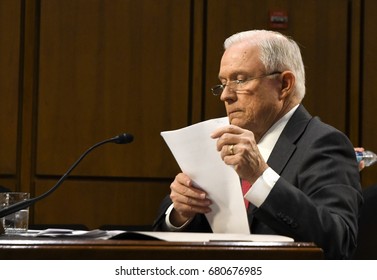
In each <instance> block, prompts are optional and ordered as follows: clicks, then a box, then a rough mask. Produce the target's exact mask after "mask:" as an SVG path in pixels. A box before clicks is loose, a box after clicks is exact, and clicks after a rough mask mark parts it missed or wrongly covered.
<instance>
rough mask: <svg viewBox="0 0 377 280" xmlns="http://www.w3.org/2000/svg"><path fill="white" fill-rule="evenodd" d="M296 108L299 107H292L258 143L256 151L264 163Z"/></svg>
mask: <svg viewBox="0 0 377 280" xmlns="http://www.w3.org/2000/svg"><path fill="white" fill-rule="evenodd" d="M298 106H299V105H296V106H295V107H293V108H292V109H291V110H290V111H289V112H288V113H286V114H285V115H284V116H283V117H282V118H280V119H279V120H278V121H277V122H276V123H274V124H273V125H272V126H271V127H270V129H269V130H267V132H266V133H265V134H264V135H263V137H262V138H261V139H260V141H259V142H258V149H259V151H260V153H261V155H262V157H263V159H264V160H265V161H267V160H268V158H269V157H270V154H271V152H272V149H273V148H274V146H275V144H276V142H277V141H278V139H279V137H280V134H281V133H282V131H283V129H284V127H285V126H286V125H287V123H288V121H289V119H290V118H291V117H292V115H293V113H294V112H295V111H296V110H297V108H298Z"/></svg>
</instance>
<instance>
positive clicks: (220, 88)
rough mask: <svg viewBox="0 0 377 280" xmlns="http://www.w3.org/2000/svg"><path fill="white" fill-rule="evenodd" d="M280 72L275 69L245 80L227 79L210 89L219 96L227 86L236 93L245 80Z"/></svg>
mask: <svg viewBox="0 0 377 280" xmlns="http://www.w3.org/2000/svg"><path fill="white" fill-rule="evenodd" d="M281 73H282V72H279V71H275V72H272V73H269V74H264V75H261V76H257V77H252V78H248V79H245V80H233V81H229V82H228V83H226V84H222V85H216V86H213V87H212V88H211V91H212V93H213V95H214V96H219V95H221V94H222V93H223V91H224V89H225V87H228V88H229V90H232V91H234V92H236V93H237V91H239V90H241V89H242V88H243V86H244V85H245V84H246V83H247V82H250V81H252V80H256V79H261V78H265V77H268V76H272V75H276V74H281Z"/></svg>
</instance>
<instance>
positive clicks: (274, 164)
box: [267, 105, 312, 174]
mask: <svg viewBox="0 0 377 280" xmlns="http://www.w3.org/2000/svg"><path fill="white" fill-rule="evenodd" d="M311 118H312V116H311V115H310V114H309V113H308V112H307V111H306V109H305V108H304V106H303V105H300V106H299V107H298V108H297V110H296V111H295V112H294V114H293V115H292V117H291V118H290V120H289V121H288V123H287V125H286V127H285V128H284V130H283V131H282V133H281V135H280V137H279V139H278V141H277V142H276V144H275V147H274V148H273V150H272V152H271V155H270V157H269V159H268V161H267V164H268V165H269V166H270V167H271V168H272V169H273V170H274V171H275V172H276V173H278V174H281V172H282V170H283V169H284V167H285V166H286V164H287V163H288V161H289V159H290V158H291V156H292V154H293V152H294V151H295V150H296V143H297V140H298V139H299V138H300V137H301V135H302V133H303V132H304V131H305V128H306V127H307V125H308V123H309V122H310V120H311Z"/></svg>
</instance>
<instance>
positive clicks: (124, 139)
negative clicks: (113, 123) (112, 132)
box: [113, 133, 134, 144]
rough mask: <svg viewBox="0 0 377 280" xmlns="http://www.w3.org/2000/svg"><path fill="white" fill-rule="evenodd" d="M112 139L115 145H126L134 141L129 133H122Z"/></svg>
mask: <svg viewBox="0 0 377 280" xmlns="http://www.w3.org/2000/svg"><path fill="white" fill-rule="evenodd" d="M113 139H114V143H116V144H128V143H131V142H132V141H133V140H134V137H133V136H132V135H131V134H129V133H122V134H119V135H118V136H115V137H114V138H113Z"/></svg>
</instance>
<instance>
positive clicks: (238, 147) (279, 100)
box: [154, 30, 362, 259]
mask: <svg viewBox="0 0 377 280" xmlns="http://www.w3.org/2000/svg"><path fill="white" fill-rule="evenodd" d="M224 47H225V51H224V54H223V56H222V59H221V63H220V72H219V80H220V82H221V84H220V85H218V86H215V87H213V88H212V92H213V93H214V94H215V95H217V96H220V99H221V101H223V102H224V103H225V108H226V111H227V115H228V117H229V122H230V125H228V126H225V127H223V128H220V129H218V130H216V131H214V132H213V134H212V135H211V137H213V138H215V139H217V149H218V151H219V156H221V158H222V159H223V161H224V162H225V163H226V164H228V165H232V166H233V167H234V169H235V171H236V172H237V173H238V175H239V177H240V179H241V180H242V185H243V187H249V190H246V191H245V199H246V200H247V201H248V202H250V203H249V206H248V218H249V223H250V229H251V232H252V233H256V234H280V235H285V236H290V237H292V238H293V239H294V240H295V241H304V242H315V243H316V244H317V245H318V246H320V247H321V248H322V249H323V250H324V253H325V257H326V258H329V259H347V258H351V257H352V253H353V252H354V249H355V247H356V240H357V222H358V210H359V206H360V203H361V201H362V196H361V188H360V182H359V172H358V166H357V162H356V160H355V153H354V149H353V146H352V144H351V143H350V141H349V140H348V138H347V137H346V136H345V135H344V134H343V133H341V132H340V131H338V130H336V129H335V128H333V127H331V126H329V125H326V124H324V123H322V122H321V121H320V120H319V119H318V118H316V117H312V116H311V115H310V114H309V113H308V112H307V111H306V109H305V108H304V106H303V105H302V104H301V101H302V99H303V98H304V95H305V72H304V65H303V61H302V58H301V53H300V49H299V47H298V46H297V44H296V43H295V42H294V41H293V40H291V39H290V38H287V37H285V36H283V35H282V34H280V33H277V32H272V31H265V30H252V31H246V32H241V33H237V34H235V35H233V36H231V37H229V38H228V39H227V40H226V41H225V43H224ZM211 203H212V201H211V200H210V198H208V197H207V194H206V193H205V192H204V191H202V190H200V189H198V188H195V187H194V186H193V184H192V182H191V180H190V178H189V177H188V176H187V175H185V174H183V173H181V174H178V175H177V176H176V178H175V180H174V182H172V184H171V193H170V196H169V197H167V198H166V199H165V200H164V202H163V203H162V207H161V213H160V215H159V216H158V218H157V219H156V222H155V225H154V229H155V230H174V231H204V232H205V231H210V227H209V225H208V222H207V221H206V218H205V215H203V214H205V213H208V212H209V211H211Z"/></svg>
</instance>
